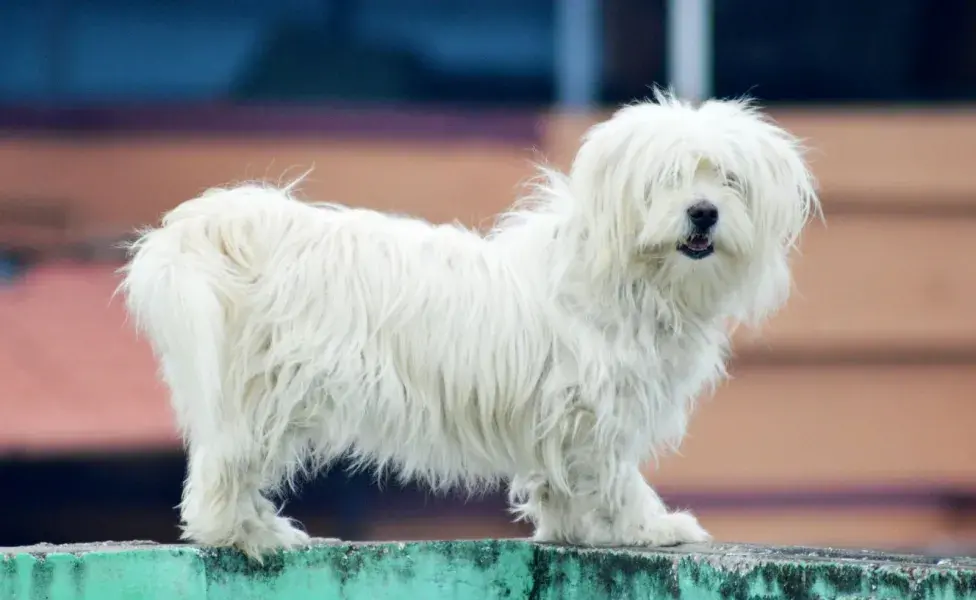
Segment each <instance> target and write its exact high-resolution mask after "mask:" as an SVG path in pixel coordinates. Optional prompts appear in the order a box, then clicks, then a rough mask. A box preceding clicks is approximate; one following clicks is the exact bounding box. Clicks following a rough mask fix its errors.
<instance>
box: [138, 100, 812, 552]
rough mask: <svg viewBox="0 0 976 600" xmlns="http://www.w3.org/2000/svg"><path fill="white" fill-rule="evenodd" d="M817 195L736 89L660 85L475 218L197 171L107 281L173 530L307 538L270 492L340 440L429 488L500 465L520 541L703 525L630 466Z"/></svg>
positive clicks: (651, 539)
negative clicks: (487, 218) (118, 276)
mask: <svg viewBox="0 0 976 600" xmlns="http://www.w3.org/2000/svg"><path fill="white" fill-rule="evenodd" d="M818 208H819V203H818V200H817V198H816V194H815V191H814V184H813V179H812V177H811V175H810V173H809V171H808V169H807V166H806V164H805V162H804V159H803V154H802V150H801V148H800V146H799V143H798V141H797V140H796V139H795V138H793V137H792V136H791V135H790V134H788V133H786V132H785V131H783V130H782V129H780V128H778V127H777V126H775V125H774V124H772V123H771V122H769V121H768V120H766V119H764V118H763V117H762V116H761V115H760V113H759V112H758V111H757V110H756V109H754V108H753V107H751V106H750V105H749V104H748V103H746V102H744V101H728V102H723V101H709V102H705V103H704V104H702V105H701V106H698V107H694V106H691V105H687V104H684V103H682V102H679V101H677V100H675V99H673V98H672V97H670V96H667V95H664V94H657V95H656V97H655V100H654V101H649V102H645V103H640V104H634V105H631V106H627V107H625V108H622V109H621V110H619V111H618V112H617V113H616V114H615V115H614V116H613V117H612V118H611V119H609V120H608V121H606V122H603V123H601V124H598V125H596V126H595V127H593V128H592V129H591V130H590V131H589V132H588V133H587V134H586V136H585V138H584V140H583V144H582V146H581V148H580V150H579V153H578V154H577V156H576V158H575V161H574V163H573V165H572V169H571V170H570V172H569V173H568V175H563V174H560V173H556V172H552V171H548V170H544V176H543V178H542V180H541V182H540V183H539V184H538V185H537V186H536V187H535V188H534V191H533V193H532V194H530V196H529V197H528V198H526V199H525V200H523V201H522V202H521V203H520V204H519V205H517V206H516V208H515V209H514V210H513V211H512V212H511V213H509V214H507V215H506V216H504V217H503V218H501V219H500V221H499V223H498V225H497V226H496V227H495V229H494V230H493V231H492V232H491V233H490V234H489V235H487V236H485V237H483V236H481V235H479V234H477V233H475V232H473V231H469V230H466V229H463V228H461V227H458V226H454V225H431V224H429V223H426V222H423V221H420V220H413V219H408V218H404V217H398V216H391V215H386V214H381V213H378V212H374V211H370V210H364V209H352V208H346V207H342V206H337V205H311V204H307V203H303V202H300V201H298V200H295V199H293V198H292V197H291V189H290V188H285V189H275V188H271V187H266V186H258V185H245V186H242V187H237V188H233V189H216V190H211V191H208V192H206V193H204V194H203V195H202V196H200V197H199V198H196V199H194V200H190V201H188V202H185V203H183V204H182V205H180V206H178V207H177V208H175V209H174V210H173V211H172V212H170V213H169V214H167V215H166V216H165V218H164V219H163V223H162V226H161V227H160V228H159V229H155V230H150V231H147V232H143V235H142V236H141V238H140V239H139V240H138V241H137V242H136V243H135V244H134V245H133V248H132V259H131V262H130V263H129V264H128V265H127V266H126V267H125V268H124V272H125V280H124V282H123V284H122V286H121V288H120V289H122V290H124V292H125V293H126V296H127V305H128V309H129V312H130V314H131V315H132V316H133V317H134V318H135V320H136V322H137V325H138V326H139V328H140V329H141V330H142V331H143V332H144V333H145V334H146V335H147V337H148V339H149V340H150V341H151V342H152V345H153V348H154V350H155V353H156V355H157V357H158V359H159V361H160V364H161V373H162V377H163V379H164V380H165V381H166V383H167V384H168V386H169V388H170V391H171V394H172V403H173V407H174V409H175V413H176V416H177V419H178V422H179V425H180V427H181V430H182V432H183V434H184V436H185V439H186V443H187V446H188V453H189V474H188V477H187V481H186V485H185V489H184V495H183V502H182V503H181V511H182V518H183V521H184V537H185V538H186V539H189V540H193V541H196V542H199V543H203V544H208V545H215V546H225V545H230V546H236V547H239V548H240V549H242V550H243V551H245V552H246V553H248V554H249V555H251V556H252V557H255V558H258V559H260V557H261V556H262V554H263V553H264V552H265V551H267V550H269V549H272V548H277V547H288V546H294V545H301V544H304V543H306V542H307V541H308V540H309V538H308V536H307V535H306V534H305V533H304V532H303V531H301V530H300V529H299V528H297V527H296V526H295V524H294V523H292V522H291V521H290V520H289V519H287V518H285V517H282V516H280V515H279V514H278V510H277V508H276V506H275V505H274V504H273V503H272V502H271V501H270V500H269V499H268V495H269V494H271V493H274V492H278V491H280V490H281V489H282V487H284V486H285V485H287V484H290V483H291V482H293V481H294V479H295V477H296V475H299V474H302V473H304V472H307V471H314V470H315V469H319V468H321V467H324V466H326V465H328V464H329V463H331V462H333V461H334V460H336V459H337V458H340V457H347V458H352V459H353V460H354V461H356V462H357V463H358V464H359V465H368V466H372V467H374V468H376V469H377V470H379V471H380V472H385V471H386V470H388V469H389V470H393V471H395V472H397V473H399V475H400V476H401V477H402V478H404V479H419V480H421V481H423V482H425V483H427V484H429V485H430V486H432V487H433V488H436V489H443V488H446V487H449V486H461V487H463V488H465V489H468V490H474V489H482V488H483V487H484V486H485V485H491V484H493V483H496V482H499V481H509V482H510V485H511V488H510V497H511V499H512V503H513V507H514V510H515V511H516V512H517V513H518V514H519V515H520V516H521V517H523V518H525V519H528V520H529V521H531V522H532V523H533V524H534V526H535V539H536V540H540V541H551V542H565V543H573V544H584V545H648V546H655V545H671V544H678V543H683V542H698V541H704V540H707V539H708V538H709V536H708V534H707V533H706V532H705V530H704V529H702V528H701V527H700V526H699V524H698V522H697V521H696V519H695V518H694V517H693V516H692V515H690V514H688V513H683V512H676V513H669V512H668V510H667V509H666V507H665V505H664V504H663V503H662V502H661V500H660V499H659V497H658V496H657V494H656V493H655V492H654V491H653V490H652V489H651V487H649V486H648V485H647V483H645V480H644V478H643V477H642V475H641V470H640V469H641V465H643V464H645V463H646V462H647V461H648V460H649V459H652V458H654V457H655V456H657V455H658V454H659V453H660V452H662V451H664V450H668V449H671V448H674V447H675V446H677V445H678V443H679V442H680V440H681V438H682V436H683V435H684V433H685V428H686V425H687V423H688V418H689V413H690V412H691V410H692V408H693V404H694V402H695V398H696V397H697V396H699V395H700V394H702V393H703V392H705V391H707V389H708V388H709V387H710V386H712V385H713V384H714V383H716V382H717V381H718V380H720V379H721V378H722V376H723V374H724V363H725V359H726V353H727V349H728V346H729V332H730V329H731V328H732V327H734V326H735V324H737V323H742V322H745V323H758V322H760V321H762V320H763V319H764V318H765V317H766V316H767V315H769V314H770V313H771V312H772V311H774V310H775V309H777V308H778V307H780V306H781V305H782V304H783V302H784V301H785V300H786V298H787V296H788V293H789V290H790V286H791V280H790V272H789V268H788V258H789V255H790V252H791V249H792V247H793V246H794V244H795V242H796V240H797V237H798V235H799V233H800V231H801V229H802V228H803V226H804V224H805V223H806V222H807V220H808V218H809V217H810V216H811V213H812V212H814V211H816V210H818Z"/></svg>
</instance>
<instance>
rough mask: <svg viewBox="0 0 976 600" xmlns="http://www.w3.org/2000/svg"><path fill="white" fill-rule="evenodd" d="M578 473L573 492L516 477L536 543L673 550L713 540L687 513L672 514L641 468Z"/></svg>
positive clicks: (521, 510) (572, 481)
mask: <svg viewBox="0 0 976 600" xmlns="http://www.w3.org/2000/svg"><path fill="white" fill-rule="evenodd" d="M575 471H576V472H574V473H572V475H571V477H570V481H569V487H568V489H559V488H556V487H555V486H552V485H550V484H549V483H548V482H546V481H545V480H544V479H541V478H524V479H519V478H516V479H515V480H513V484H512V485H513V488H512V493H513V496H514V497H515V498H518V499H519V502H518V503H517V505H516V511H517V512H519V513H521V514H522V515H523V516H524V517H525V518H527V519H528V520H529V521H531V522H532V523H533V524H534V525H535V527H536V530H535V535H534V536H533V539H535V540H536V541H542V542H559V543H569V544H580V545H589V546H671V545H676V544H683V543H693V542H704V541H708V540H709V539H710V537H711V536H709V534H708V533H707V532H706V531H705V530H704V529H703V528H702V527H701V525H699V524H698V521H697V519H695V517H694V516H692V515H691V514H690V513H687V512H672V513H669V512H668V510H667V507H666V506H665V505H664V503H663V502H662V501H661V498H660V497H659V496H658V495H657V493H656V492H655V491H654V490H653V489H652V488H651V486H649V485H648V484H647V482H646V481H645V480H644V477H643V476H642V475H641V472H640V469H639V467H638V466H637V465H628V466H625V467H620V468H618V469H614V470H612V471H606V472H601V471H600V470H599V469H595V470H592V471H588V472H580V470H579V469H576V470H575Z"/></svg>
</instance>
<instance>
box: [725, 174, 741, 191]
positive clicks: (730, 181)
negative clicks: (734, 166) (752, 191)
mask: <svg viewBox="0 0 976 600" xmlns="http://www.w3.org/2000/svg"><path fill="white" fill-rule="evenodd" d="M725 185H727V186H729V187H730V188H735V189H737V190H739V191H742V190H743V188H742V180H741V179H739V176H738V175H736V174H735V173H729V172H726V173H725Z"/></svg>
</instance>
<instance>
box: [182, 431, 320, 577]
mask: <svg viewBox="0 0 976 600" xmlns="http://www.w3.org/2000/svg"><path fill="white" fill-rule="evenodd" d="M238 427H240V424H235V423H224V424H222V426H221V429H224V428H226V430H225V431H222V432H216V431H215V432H213V436H207V437H205V438H202V437H201V439H191V441H190V444H189V467H188V474H187V479H186V485H185V486H184V493H183V502H182V503H181V505H180V511H181V516H182V520H183V523H184V525H183V537H184V538H185V539H189V540H192V541H194V542H197V543H201V544H204V545H210V546H234V547H237V548H239V549H240V550H242V551H243V552H244V553H245V554H247V555H248V556H250V557H252V558H254V559H257V560H261V557H262V555H263V554H264V553H266V552H267V551H269V550H273V549H277V548H288V547H293V546H298V545H304V544H307V543H309V537H308V535H307V534H306V533H305V532H304V531H302V530H301V529H299V528H298V527H296V525H295V524H294V523H293V522H292V521H291V520H290V519H288V518H286V517H283V516H281V515H279V514H278V509H277V508H276V507H275V505H274V503H272V501H271V500H269V499H268V498H267V497H266V496H265V494H266V493H267V492H268V491H270V490H271V489H273V488H275V487H277V484H278V483H280V482H279V481H275V480H274V477H277V476H279V471H278V470H277V469H275V468H271V469H270V470H269V467H268V465H269V464H272V463H273V462H274V460H275V459H276V458H277V457H276V456H271V457H270V460H269V451H268V449H265V448H262V447H260V446H259V444H258V443H256V440H255V439H254V436H253V434H251V435H247V434H245V435H234V434H233V432H234V431H235V430H236V429H238ZM280 452H281V449H271V450H270V453H272V454H275V453H280Z"/></svg>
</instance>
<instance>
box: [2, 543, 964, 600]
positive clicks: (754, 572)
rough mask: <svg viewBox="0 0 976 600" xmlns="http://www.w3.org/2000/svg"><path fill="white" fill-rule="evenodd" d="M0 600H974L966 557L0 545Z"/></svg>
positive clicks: (434, 546)
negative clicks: (250, 552)
mask: <svg viewBox="0 0 976 600" xmlns="http://www.w3.org/2000/svg"><path fill="white" fill-rule="evenodd" d="M0 554H2V556H3V559H2V562H0V600H42V599H46V600H129V599H132V600H136V599H138V600H248V599H251V598H254V599H258V598H260V599H262V600H278V599H281V600H285V599H287V600H303V599H312V598H315V599H317V600H325V599H333V598H335V599H340V598H341V599H347V600H385V599H394V598H396V599H401V598H402V599H410V600H413V599H418V600H439V599H448V598H450V599H452V600H466V599H472V600H489V599H494V598H508V599H512V600H518V599H525V600H564V599H565V600H573V599H580V600H605V599H611V598H626V599H630V598H640V599H647V600H664V599H671V598H691V599H703V600H704V599H708V600H726V599H730V600H731V599H743V600H746V599H749V600H753V599H757V600H758V599H763V598H769V599H775V600H786V599H788V600H807V599H810V600H813V599H827V598H843V599H853V598H872V599H887V598H891V599H898V600H902V599H905V600H908V599H912V600H937V599H938V600H959V599H962V598H976V559H972V558H968V559H967V558H938V557H927V556H909V555H891V554H880V553H875V552H868V551H863V552H851V551H837V550H827V549H813V548H769V547H763V546H751V545H730V544H724V545H723V544H715V545H701V546H683V547H676V548H666V549H656V550H633V549H619V550H606V549H604V550H590V549H578V548H568V547H558V546H548V545H541V544H534V543H531V542H527V541H521V540H492V541H455V542H411V543H382V544H350V543H319V544H316V545H313V546H311V547H309V548H304V549H300V550H294V551H289V552H280V553H276V554H274V555H271V556H269V557H268V558H267V559H266V560H265V561H264V563H263V564H261V565H258V564H255V563H252V562H249V561H248V560H246V559H245V558H244V557H243V556H241V555H240V554H238V553H237V552H234V551H230V550H213V549H205V548H197V547H192V546H162V545H155V544H151V543H145V542H133V543H127V544H113V543H104V544H85V545H70V546H48V545H42V546H32V547H26V548H6V549H0Z"/></svg>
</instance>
